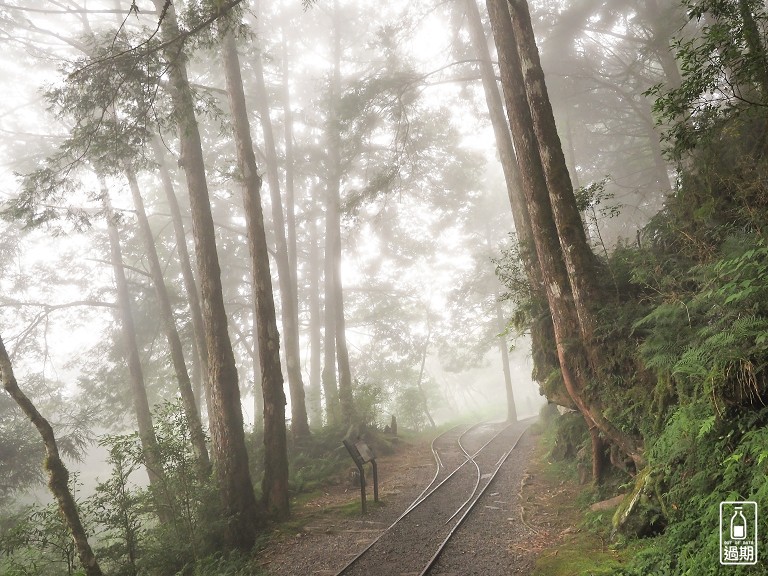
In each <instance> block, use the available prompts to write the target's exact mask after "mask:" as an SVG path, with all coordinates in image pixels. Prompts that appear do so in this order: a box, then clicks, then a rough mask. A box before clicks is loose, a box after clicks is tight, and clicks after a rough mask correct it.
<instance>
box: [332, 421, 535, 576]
mask: <svg viewBox="0 0 768 576" xmlns="http://www.w3.org/2000/svg"><path fill="white" fill-rule="evenodd" d="M530 423H531V420H527V421H523V422H517V423H513V424H506V423H501V424H500V423H489V422H483V423H479V424H475V425H472V426H457V427H454V428H451V429H450V430H448V431H446V432H444V433H443V434H441V435H440V436H438V437H437V438H435V439H434V440H433V442H432V453H433V455H434V459H435V474H434V477H433V479H432V481H431V482H430V483H429V485H428V486H427V487H426V488H425V489H424V490H423V491H422V493H421V494H419V496H417V497H416V499H415V500H414V501H413V503H412V504H411V505H410V506H409V507H408V508H407V509H406V510H405V512H403V514H401V515H400V516H399V517H398V518H397V519H396V520H395V521H394V522H393V523H392V524H391V525H390V526H389V527H388V528H387V529H385V530H384V531H383V532H382V533H381V534H380V535H379V536H378V537H377V538H376V539H375V540H373V541H372V542H371V543H370V544H368V545H367V546H366V547H365V548H364V549H363V550H361V551H360V552H359V553H357V554H356V555H355V556H354V557H352V558H350V559H348V561H347V563H346V564H345V565H344V566H343V568H341V570H339V571H338V572H337V573H336V576H342V575H344V576H355V575H360V576H362V575H367V576H371V575H375V576H424V575H426V574H429V573H430V571H431V570H432V568H433V566H434V565H435V562H436V561H437V559H438V558H439V557H440V555H441V554H442V552H443V551H444V550H445V549H446V547H448V546H450V544H451V540H452V538H453V536H454V535H455V534H456V533H457V531H458V530H459V529H460V527H461V525H462V524H463V522H464V520H465V519H466V518H467V517H468V516H469V515H470V514H471V513H472V510H473V508H474V507H475V505H476V504H477V502H478V501H479V499H480V497H481V496H482V494H483V493H484V492H485V490H486V489H487V488H488V487H489V486H490V484H491V482H493V479H494V478H495V476H496V474H497V473H498V471H499V470H500V469H501V467H502V466H503V465H504V463H505V462H506V460H507V458H509V456H510V454H511V453H512V452H513V451H514V449H515V447H516V446H517V443H518V442H519V440H520V438H521V437H522V436H523V434H524V433H525V431H526V430H527V428H528V426H529V425H530Z"/></svg>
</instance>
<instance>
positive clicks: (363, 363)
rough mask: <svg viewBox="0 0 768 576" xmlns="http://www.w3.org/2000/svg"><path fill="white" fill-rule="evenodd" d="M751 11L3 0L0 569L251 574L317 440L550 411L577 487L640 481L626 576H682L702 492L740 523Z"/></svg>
mask: <svg viewBox="0 0 768 576" xmlns="http://www.w3.org/2000/svg"><path fill="white" fill-rule="evenodd" d="M765 25H766V11H765V6H764V3H762V2H755V1H753V0H734V1H725V0H717V1H715V0H704V1H699V2H695V1H693V0H684V1H682V2H679V1H674V0H647V1H644V2H640V3H638V2H624V1H621V2H616V1H613V2H603V1H599V0H588V1H575V0H574V1H572V2H569V1H565V0H563V1H560V2H558V1H532V2H530V3H528V2H526V1H525V0H510V1H508V2H507V1H504V0H487V2H486V3H485V4H484V5H483V4H481V5H478V4H477V3H476V2H475V1H474V0H454V1H452V2H445V3H439V4H434V3H425V2H421V1H417V2H390V3H384V4H377V5H376V7H375V8H374V7H372V6H370V5H368V4H367V3H364V2H353V1H351V0H348V1H344V0H328V1H317V2H312V1H306V2H287V1H282V2H280V3H261V2H256V1H254V2H245V1H243V0H230V1H226V0H201V1H196V2H181V1H176V2H174V1H171V0H152V1H151V2H150V1H149V0H144V1H138V0H137V1H134V2H131V3H129V2H127V1H121V0H113V1H107V0H104V1H102V2H89V3H88V4H87V5H86V4H85V3H84V2H83V3H78V2H77V1H76V0H72V1H69V0H67V1H63V2H47V3H42V4H41V3H35V2H27V1H23V0H18V1H14V2H4V3H2V4H0V26H2V30H3V32H4V35H3V36H4V38H5V42H4V46H6V52H5V54H4V56H3V63H4V65H5V66H4V70H5V72H4V73H3V74H4V76H3V78H2V81H3V83H4V84H5V86H4V92H5V93H6V94H8V99H7V101H6V103H5V110H4V111H3V113H2V115H1V116H0V122H2V124H0V129H1V130H2V131H3V132H4V133H5V134H6V136H7V137H6V138H5V140H4V141H3V142H2V147H3V151H4V158H5V163H4V165H3V169H4V171H5V175H6V178H5V179H4V180H5V183H4V188H3V190H2V195H3V196H2V201H3V204H2V215H3V217H4V219H3V222H2V224H0V226H2V235H0V323H1V324H0V336H1V337H2V340H0V342H2V344H3V345H2V346H0V372H2V379H3V384H4V388H5V390H6V392H7V393H6V394H3V395H2V396H0V471H2V474H3V481H2V483H0V502H2V503H3V505H4V511H3V514H2V517H1V518H0V521H2V522H3V526H2V535H1V536H0V549H2V550H3V551H4V553H5V555H4V559H3V560H0V571H3V570H5V571H9V573H13V574H16V573H18V574H23V573H28V570H30V569H32V568H30V567H31V566H37V567H38V568H36V569H38V570H42V571H41V572H39V573H41V574H47V573H51V574H54V573H62V570H63V569H62V566H64V567H66V571H67V573H69V574H75V573H78V571H80V572H81V573H85V574H88V575H96V574H102V573H115V574H118V573H119V574H123V573H125V574H139V573H149V574H175V573H180V572H181V573H190V574H191V573H214V572H215V570H216V568H215V566H216V562H219V560H220V559H221V557H220V556H217V554H218V553H220V552H222V551H224V552H227V553H229V552H232V551H237V552H239V553H241V555H240V556H238V555H234V556H232V558H234V560H232V562H235V563H237V562H240V563H241V567H242V568H243V570H248V569H249V568H248V566H252V565H251V564H249V562H253V561H255V560H254V558H256V557H257V556H258V553H257V552H253V550H254V545H255V544H256V543H257V541H258V540H259V538H260V537H261V535H262V534H264V533H265V531H266V528H267V524H268V523H269V522H280V521H283V520H285V519H287V518H288V517H289V516H290V513H291V511H290V496H291V495H292V494H294V495H295V494H297V493H299V492H301V491H302V490H305V489H308V487H309V486H314V485H315V484H316V483H317V482H319V481H321V480H322V478H324V477H327V476H328V475H331V474H333V473H334V470H335V469H334V465H337V464H338V459H337V457H338V452H337V451H336V448H337V447H338V444H339V442H340V439H341V438H342V437H343V436H345V435H347V434H363V433H367V434H370V435H371V436H372V437H375V438H381V442H386V439H385V438H386V437H385V436H384V435H383V430H384V428H385V426H387V425H388V424H390V422H391V418H392V416H393V415H394V416H395V417H396V419H397V422H398V424H399V427H400V429H401V430H402V429H407V430H412V431H421V430H425V429H429V428H435V427H436V426H438V425H440V424H441V423H444V422H446V421H448V420H450V419H451V418H453V417H455V416H456V415H457V414H458V413H460V412H464V411H466V410H471V411H474V412H475V413H477V414H480V413H485V411H487V409H488V408H487V407H488V406H496V407H497V408H498V407H500V406H501V407H503V410H502V411H501V412H499V413H498V414H497V416H499V417H501V418H507V419H509V420H515V419H517V418H518V417H519V416H528V415H532V414H534V413H536V412H537V411H538V408H539V407H540V405H541V404H542V403H544V402H545V401H547V402H550V403H554V404H558V405H560V406H562V407H565V408H567V409H569V410H571V414H570V416H567V417H566V419H565V420H567V422H566V423H565V424H562V425H561V428H560V433H559V434H560V442H561V446H566V449H565V452H568V453H572V454H578V458H579V459H580V462H579V466H582V467H586V468H587V469H589V470H591V477H592V480H593V482H594V483H595V485H597V486H603V487H604V488H600V490H604V491H610V490H611V489H612V488H611V487H614V488H615V486H616V485H617V483H619V484H622V483H623V484H628V485H630V486H633V487H634V488H630V491H631V492H632V494H634V495H637V494H642V495H643V498H642V500H641V502H642V505H641V506H639V507H637V506H634V505H632V506H629V507H626V508H625V507H622V508H620V513H619V514H617V517H616V518H615V519H614V524H615V525H614V526H613V529H614V533H615V534H619V538H622V539H632V538H634V537H638V536H647V535H648V534H653V535H659V534H661V536H658V539H657V540H655V541H654V543H653V544H652V546H651V548H652V553H648V554H639V555H638V556H637V558H636V560H635V564H634V566H632V567H628V568H627V571H628V572H627V573H656V572H658V573H670V574H673V573H675V574H676V573H684V572H685V570H690V569H692V567H696V566H699V565H700V564H699V563H701V562H706V554H707V553H708V552H707V551H708V550H709V549H710V548H711V547H712V546H714V544H713V543H714V540H715V536H714V535H713V533H712V532H711V531H707V530H703V529H702V527H703V526H709V524H710V523H711V522H714V521H715V518H716V515H717V502H718V501H720V500H725V499H737V497H738V498H741V499H744V500H756V501H758V502H759V503H766V501H767V500H768V498H766V489H767V488H766V486H768V483H766V482H763V480H765V474H766V469H765V465H766V463H765V460H766V454H768V453H767V452H766V449H765V446H766V445H768V442H766V440H768V438H765V430H766V428H765V425H766V423H768V411H766V408H765V401H766V380H765V366H766V362H765V361H766V337H765V334H766V328H768V320H767V319H766V310H765V303H766V302H768V298H766V296H768V294H766V291H767V290H768V283H767V281H766V278H768V276H766V267H767V266H768V260H766V254H768V248H766V246H765V237H764V232H765V223H766V207H767V206H768V201H766V190H765V178H764V177H765V150H766V127H767V123H766V120H767V117H766V114H765V108H766V103H768V76H766V74H768V73H767V72H766V70H768V66H766V64H768V62H766V53H765ZM545 75H546V76H545ZM568 419H570V420H568ZM30 421H31V422H32V424H33V426H30ZM41 440H42V442H41ZM97 445H98V446H100V448H99V449H98V451H99V453H101V454H104V456H105V458H106V462H105V463H104V466H103V469H101V470H100V471H99V472H100V473H99V474H97V476H98V481H94V483H95V485H90V483H89V485H87V486H86V487H85V488H83V486H82V484H80V483H79V481H78V480H77V478H76V477H77V475H72V474H70V472H69V471H68V469H69V470H73V469H76V468H78V464H77V462H78V460H81V459H83V458H86V461H87V462H91V461H92V460H93V458H92V457H91V459H90V460H89V459H88V456H89V454H91V456H92V453H93V452H94V451H95V450H96V449H95V448H94V447H95V446H97ZM43 451H45V465H44V466H43V467H41V466H40V464H39V463H40V460H41V458H42V454H43ZM61 455H63V456H64V457H63V458H62V456H61ZM80 467H81V468H82V466H80ZM85 468H86V469H85V470H84V471H83V473H84V474H86V475H90V476H93V470H90V471H89V470H87V467H85ZM46 475H47V479H48V485H49V487H50V490H51V492H52V494H53V496H54V499H55V503H54V504H51V505H50V506H48V507H45V506H36V507H32V508H27V507H24V506H23V504H22V502H23V497H22V495H23V494H24V493H25V491H27V490H28V489H30V488H33V487H34V486H36V485H37V484H39V483H40V482H41V481H42V480H44V479H45V477H46ZM81 477H82V476H81ZM144 478H146V480H145V479H144ZM617 478H620V479H621V480H620V481H618V480H617ZM628 500H629V498H628ZM634 501H638V499H637V498H634ZM628 519H631V521H630V520H628ZM763 522H764V521H763ZM681 548H685V549H686V550H689V551H690V553H689V554H687V555H682V556H681V555H679V554H678V553H677V552H675V551H676V550H679V549H681ZM228 561H229V560H228ZM713 565H714V564H713ZM713 569H714V568H713ZM633 570H634V572H633ZM25 571H27V572H25ZM711 573H716V572H711Z"/></svg>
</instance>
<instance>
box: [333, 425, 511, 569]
mask: <svg viewBox="0 0 768 576" xmlns="http://www.w3.org/2000/svg"><path fill="white" fill-rule="evenodd" d="M487 423H488V422H478V423H477V424H474V425H472V426H470V427H469V428H467V429H466V430H465V431H464V432H462V433H461V435H460V436H459V438H458V439H457V443H458V445H459V448H460V449H461V450H462V451H463V452H464V454H465V455H466V456H467V458H466V459H465V460H464V461H463V462H462V463H461V464H459V465H458V466H457V467H456V468H455V469H454V470H453V471H452V472H451V473H450V474H448V476H446V477H445V478H443V480H441V481H440V483H439V484H437V485H436V486H434V487H433V488H432V489H431V490H430V487H431V486H432V485H433V484H434V483H435V480H436V479H437V477H438V476H439V473H440V467H441V466H442V462H441V461H439V460H438V459H439V456H438V454H437V451H436V450H435V449H434V444H435V442H436V441H437V440H438V439H439V438H441V437H443V436H445V435H446V434H448V432H451V431H452V430H454V429H456V428H458V426H454V427H453V428H450V429H449V430H446V431H445V432H443V433H442V434H440V435H439V436H437V437H436V438H435V439H434V440H433V441H432V449H433V450H432V452H433V454H434V455H435V459H436V463H437V470H436V472H435V476H434V477H433V479H432V482H430V483H429V484H428V485H427V487H426V488H425V489H424V490H423V491H422V492H421V494H419V495H418V496H417V497H416V498H415V499H414V501H413V502H412V503H411V504H410V505H409V506H408V508H406V510H405V511H404V512H403V513H402V514H401V515H400V516H398V517H397V518H396V519H395V521H394V522H392V524H390V525H389V526H388V527H387V528H385V529H384V530H383V531H382V532H381V534H379V535H378V536H377V537H376V538H375V539H374V540H372V541H371V542H370V543H369V544H368V545H367V546H366V547H365V548H363V549H362V550H361V551H360V552H359V553H358V554H357V555H356V556H355V557H354V558H352V559H351V560H349V562H347V563H346V564H345V565H344V567H343V568H342V569H341V570H339V571H338V572H336V575H335V576H341V575H342V574H344V572H346V571H347V570H348V569H349V568H350V567H352V566H353V565H354V564H355V563H356V562H357V561H358V560H360V559H361V558H362V557H363V556H364V555H365V553H366V552H368V550H370V549H371V548H373V546H374V545H375V544H376V543H377V542H378V541H379V540H381V538H383V537H384V536H385V535H386V534H388V533H389V532H390V531H391V530H392V529H393V528H394V527H395V526H397V524H398V523H399V522H401V521H402V520H403V519H404V518H405V517H406V516H408V514H410V513H411V512H412V511H413V510H415V509H416V508H417V507H418V506H420V505H421V504H422V503H423V502H424V501H426V500H427V499H428V498H429V497H430V496H432V494H434V493H435V492H436V491H437V490H439V489H440V488H441V487H442V486H443V485H444V484H445V483H446V482H447V481H448V480H450V479H451V478H452V477H453V475H454V474H456V473H457V472H458V471H459V470H460V469H461V468H463V467H464V465H465V464H466V463H467V462H470V461H474V457H475V456H477V455H478V454H480V452H482V451H483V450H484V449H485V448H486V447H487V446H488V445H489V444H490V443H491V442H493V441H494V440H495V439H496V438H498V437H499V436H500V435H501V434H502V433H503V432H505V431H506V430H507V429H509V427H510V426H512V425H513V423H510V424H507V426H505V427H504V428H502V429H501V430H499V431H498V432H497V433H496V434H494V435H493V436H492V437H491V439H490V440H488V441H487V442H486V443H485V444H483V445H482V446H481V447H480V448H479V449H478V450H477V451H476V452H474V454H472V455H471V456H470V455H469V454H468V453H467V452H466V451H465V450H464V448H463V446H462V445H461V439H462V438H463V437H464V436H465V435H466V434H468V433H469V432H470V431H471V430H473V429H474V428H476V427H478V426H480V425H482V424H487ZM516 444H517V442H516V443H515V445H516ZM513 448H514V447H513ZM464 506H466V503H465V504H463V505H462V508H463V507H464ZM460 510H461V508H460V509H459V511H460ZM454 516H455V514H454Z"/></svg>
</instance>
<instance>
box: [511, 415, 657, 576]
mask: <svg viewBox="0 0 768 576" xmlns="http://www.w3.org/2000/svg"><path fill="white" fill-rule="evenodd" d="M540 432H541V436H540V441H539V443H538V446H537V448H536V452H535V453H534V456H533V458H532V459H531V464H530V466H529V469H528V472H529V479H528V480H527V482H526V486H525V488H524V491H523V495H524V506H525V517H526V519H527V520H529V521H531V522H534V523H538V522H539V521H541V520H543V519H546V522H547V524H548V528H547V531H548V534H549V542H548V545H547V546H546V547H545V548H544V549H543V550H542V551H541V553H540V554H539V556H538V558H537V560H536V565H535V569H534V571H533V574H532V576H609V575H610V576H617V575H619V574H622V573H623V570H624V569H625V568H626V566H627V564H628V563H629V562H630V560H631V559H632V558H633V557H634V556H635V555H636V554H637V553H638V552H640V551H641V550H644V549H646V548H649V547H650V546H652V542H651V541H649V540H636V541H632V542H630V543H629V544H626V543H623V544H614V543H612V542H611V540H610V530H611V517H612V516H613V511H614V510H613V509H609V510H602V511H599V512H592V511H590V509H589V506H590V505H591V504H592V503H594V502H595V501H597V500H601V499H602V498H607V497H610V496H612V495H614V494H615V493H616V492H617V491H618V490H617V488H618V486H619V485H620V483H621V482H622V481H624V480H625V479H624V478H622V477H620V476H619V475H616V477H611V479H610V480H609V482H608V483H607V485H606V486H602V487H600V488H599V489H598V488H596V487H595V486H593V485H592V484H591V483H590V484H584V485H581V484H579V480H578V471H577V465H576V462H575V461H574V460H571V459H566V460H553V459H552V458H551V457H550V456H551V454H552V448H553V447H554V444H555V439H556V437H557V432H556V423H553V424H552V425H550V426H547V427H545V428H543V429H541V430H540Z"/></svg>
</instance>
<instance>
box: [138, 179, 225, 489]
mask: <svg viewBox="0 0 768 576" xmlns="http://www.w3.org/2000/svg"><path fill="white" fill-rule="evenodd" d="M125 175H126V178H127V179H128V185H129V187H130V189H131V196H132V197H133V205H134V207H135V209H136V218H137V221H138V224H139V234H140V235H141V239H142V242H143V243H144V252H145V254H146V256H147V260H148V262H149V274H150V277H151V278H152V284H153V286H154V288H155V295H156V296H157V303H158V307H159V309H160V321H161V322H162V324H163V330H164V331H165V337H166V339H167V340H168V348H169V350H170V352H171V361H172V363H173V369H174V371H175V372H176V380H178V383H179V394H180V395H181V401H182V405H183V407H184V415H185V416H186V418H187V425H188V426H189V432H190V439H191V441H192V448H193V450H194V452H195V457H196V458H197V461H198V464H199V466H200V469H201V470H202V471H203V473H204V474H206V475H207V474H208V471H209V470H210V466H211V461H210V460H209V458H208V448H207V447H206V445H205V434H204V433H203V426H202V424H201V422H200V413H199V412H198V409H197V402H196V401H195V394H194V392H193V391H192V382H191V381H190V379H189V372H187V364H186V362H185V360H184V348H183V347H182V345H181V338H180V337H179V332H178V330H177V329H176V320H175V319H174V317H173V310H172V308H171V300H170V298H169V297H168V288H167V286H166V285H165V279H164V278H163V268H162V266H160V258H159V257H158V255H157V248H156V246H155V240H154V237H153V235H152V228H151V227H150V225H149V219H148V218H147V211H146V210H145V208H144V199H143V198H142V197H141V191H140V190H139V183H138V182H137V181H136V174H134V172H133V169H132V168H130V167H127V168H126V169H125Z"/></svg>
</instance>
